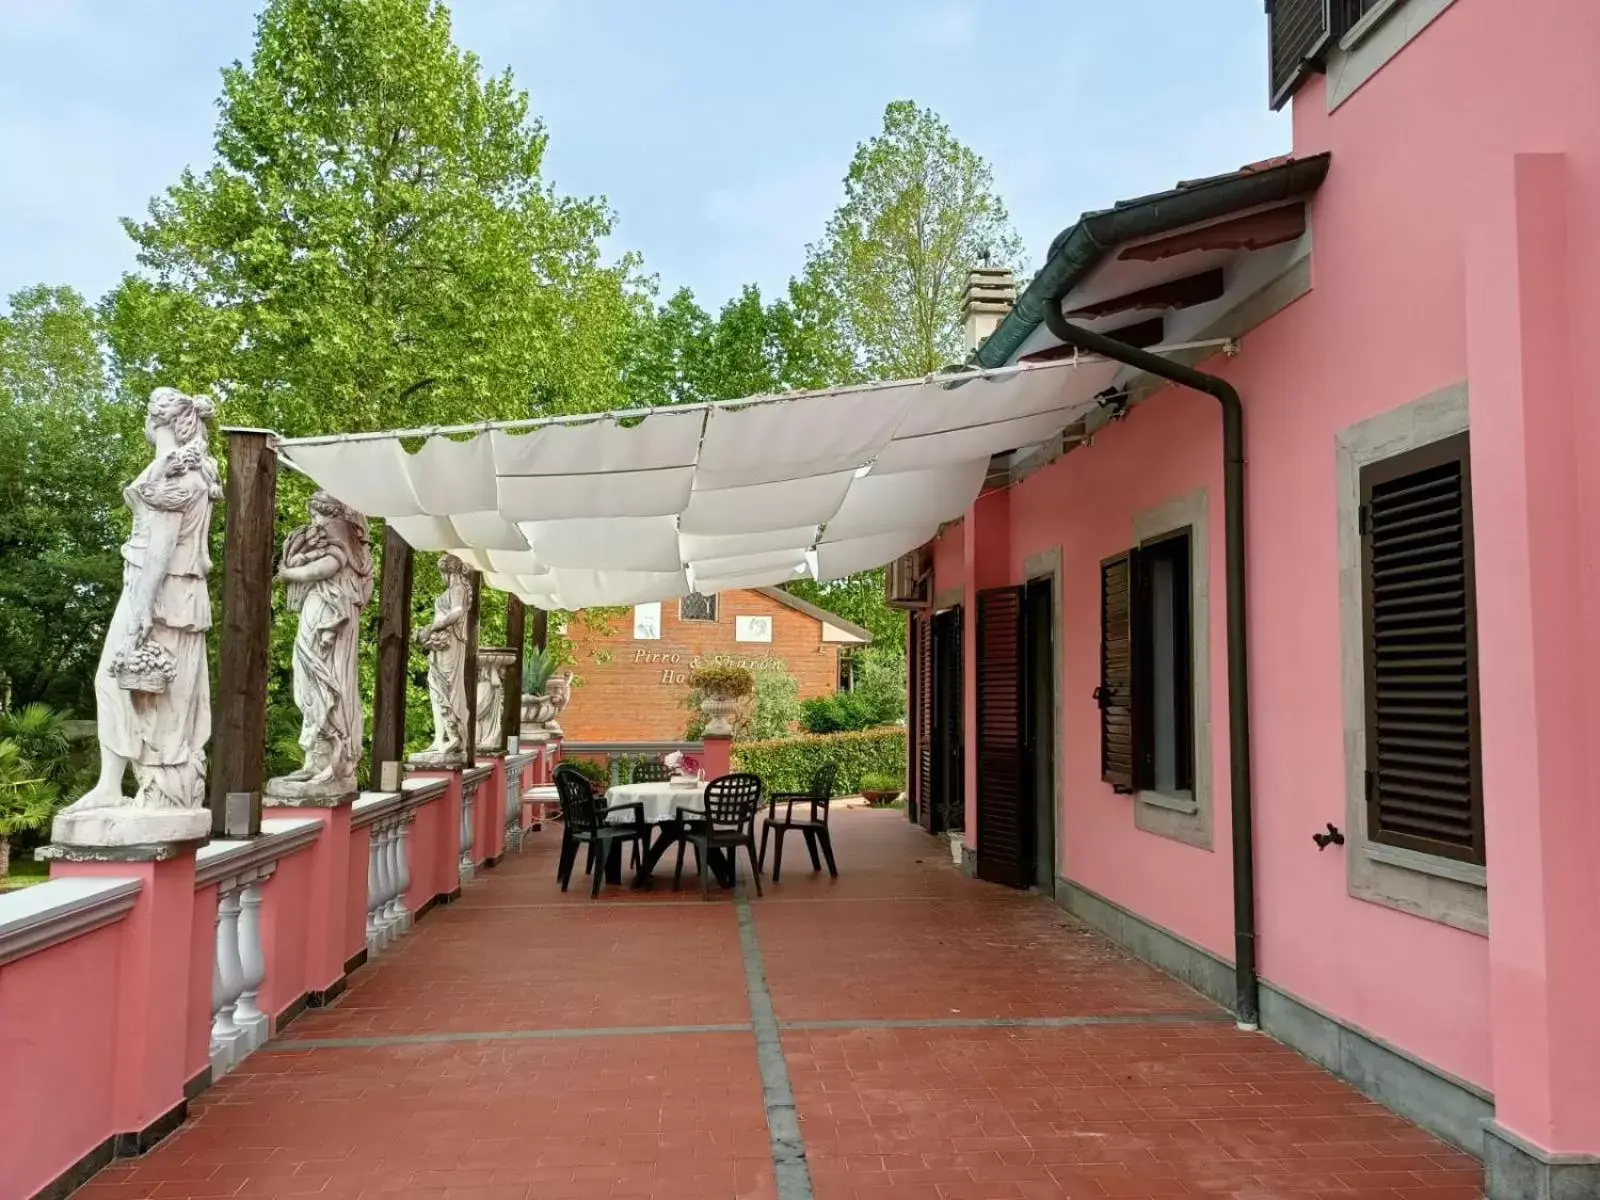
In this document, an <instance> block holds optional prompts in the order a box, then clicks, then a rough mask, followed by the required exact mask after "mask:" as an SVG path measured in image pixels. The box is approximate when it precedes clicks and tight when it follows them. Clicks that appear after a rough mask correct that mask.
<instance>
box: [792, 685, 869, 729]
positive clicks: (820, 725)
mask: <svg viewBox="0 0 1600 1200" xmlns="http://www.w3.org/2000/svg"><path fill="white" fill-rule="evenodd" d="M800 710H801V720H802V721H803V722H804V723H805V727H806V731H807V732H808V733H849V732H851V731H853V730H858V729H871V728H872V727H873V726H875V725H884V724H887V723H888V722H887V719H886V718H885V717H884V716H883V715H882V714H881V712H880V711H879V710H878V708H877V706H875V705H874V704H873V703H872V702H871V701H870V700H868V699H867V698H866V697H863V696H860V695H858V694H857V693H855V692H839V693H838V694H836V695H833V696H813V697H812V698H811V699H809V700H806V701H804V702H803V703H802V704H801V705H800Z"/></svg>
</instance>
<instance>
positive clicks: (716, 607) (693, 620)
mask: <svg viewBox="0 0 1600 1200" xmlns="http://www.w3.org/2000/svg"><path fill="white" fill-rule="evenodd" d="M696 596H698V597H699V598H700V599H702V600H708V601H710V603H711V615H710V616H709V617H691V616H686V615H685V614H684V611H683V606H684V605H685V604H686V603H688V602H689V601H690V600H692V599H694V598H695V597H696ZM721 616H722V605H721V604H720V603H719V601H718V597H717V593H715V592H712V593H711V595H709V596H707V595H705V594H704V593H702V592H690V593H689V594H688V595H687V596H681V597H679V599H678V621H679V623H680V624H684V625H715V624H716V623H717V621H718V620H719V619H720V618H721Z"/></svg>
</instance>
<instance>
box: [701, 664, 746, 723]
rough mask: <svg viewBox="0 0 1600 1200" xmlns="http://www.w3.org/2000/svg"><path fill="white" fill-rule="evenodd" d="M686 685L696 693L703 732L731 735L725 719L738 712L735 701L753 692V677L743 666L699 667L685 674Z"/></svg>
mask: <svg viewBox="0 0 1600 1200" xmlns="http://www.w3.org/2000/svg"><path fill="white" fill-rule="evenodd" d="M689 686H690V687H691V688H693V689H694V690H695V691H697V692H699V693H700V711H701V712H703V713H704V714H705V716H706V735H707V736H708V737H732V736H733V724H732V722H731V721H730V720H729V718H730V717H732V716H733V714H734V713H736V712H738V710H739V701H741V700H743V699H745V698H747V697H749V696H752V695H754V694H755V690H756V678H755V676H754V675H752V674H750V672H749V671H747V670H746V669H745V668H743V667H701V668H700V669H699V670H698V671H696V672H694V674H692V675H690V676H689Z"/></svg>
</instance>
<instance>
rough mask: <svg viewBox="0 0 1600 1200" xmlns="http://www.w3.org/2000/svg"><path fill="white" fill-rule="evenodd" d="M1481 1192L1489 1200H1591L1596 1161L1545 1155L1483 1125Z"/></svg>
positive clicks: (1599, 1182)
mask: <svg viewBox="0 0 1600 1200" xmlns="http://www.w3.org/2000/svg"><path fill="white" fill-rule="evenodd" d="M1483 1166H1484V1172H1483V1174H1484V1189H1485V1193H1486V1194H1487V1196H1488V1198H1489V1200H1593V1198H1594V1197H1596V1196H1600V1158H1596V1157H1593V1156H1591V1155H1587V1154H1546V1153H1545V1152H1544V1151H1543V1150H1540V1149H1539V1148H1538V1147H1537V1146H1533V1145H1530V1144H1529V1143H1527V1142H1525V1141H1523V1140H1522V1139H1521V1138H1519V1137H1518V1136H1517V1135H1516V1134H1514V1133H1512V1132H1510V1131H1509V1130H1506V1129H1502V1128H1501V1127H1500V1126H1499V1125H1496V1124H1495V1123H1494V1122H1493V1121H1485V1122H1484V1124H1483Z"/></svg>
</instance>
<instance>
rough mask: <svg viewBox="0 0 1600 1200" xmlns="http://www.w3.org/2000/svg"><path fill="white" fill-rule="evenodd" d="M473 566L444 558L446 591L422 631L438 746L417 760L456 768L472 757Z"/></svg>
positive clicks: (442, 570)
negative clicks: (469, 634)
mask: <svg viewBox="0 0 1600 1200" xmlns="http://www.w3.org/2000/svg"><path fill="white" fill-rule="evenodd" d="M471 572H472V568H471V567H469V566H467V564H466V563H464V562H462V561H461V560H460V559H459V558H457V557H456V556H455V555H454V554H441V555H440V556H439V573H440V574H441V575H443V576H444V591H442V592H440V593H439V594H438V595H437V596H435V597H434V600H433V620H432V621H430V622H429V623H428V624H427V625H425V626H424V627H423V628H421V629H419V630H417V645H419V646H421V647H422V648H423V649H424V650H426V651H427V652H428V701H429V703H430V704H431V705H432V707H433V744H432V745H430V746H429V747H428V748H427V749H426V750H424V751H422V752H421V753H420V754H417V755H414V756H413V757H412V760H411V761H412V762H414V763H417V764H420V765H423V766H440V767H455V766H461V765H463V764H465V762H466V761H467V736H468V732H467V615H468V612H469V610H470V609H471V607H472V585H471V582H470V579H471Z"/></svg>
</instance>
